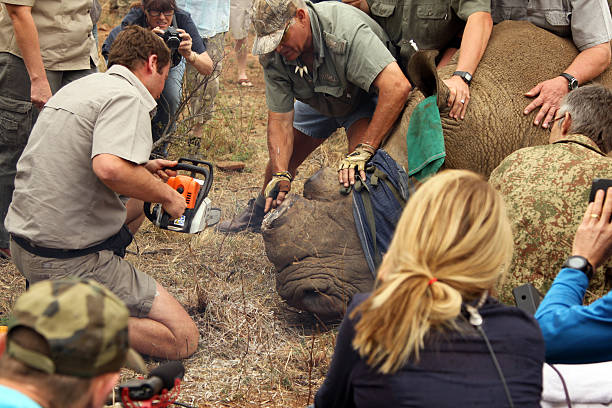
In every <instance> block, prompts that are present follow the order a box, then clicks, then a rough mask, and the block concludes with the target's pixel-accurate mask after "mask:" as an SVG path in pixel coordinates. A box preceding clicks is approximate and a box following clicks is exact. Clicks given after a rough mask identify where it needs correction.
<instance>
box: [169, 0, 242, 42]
mask: <svg viewBox="0 0 612 408" xmlns="http://www.w3.org/2000/svg"><path fill="white" fill-rule="evenodd" d="M176 5H177V6H178V7H180V8H182V9H183V10H186V11H188V12H189V14H191V18H192V19H193V22H194V23H195V25H196V27H198V32H199V33H200V36H201V37H203V38H211V37H214V36H215V35H216V34H219V33H225V32H227V30H229V18H230V0H177V2H176Z"/></svg>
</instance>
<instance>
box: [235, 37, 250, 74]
mask: <svg viewBox="0 0 612 408" xmlns="http://www.w3.org/2000/svg"><path fill="white" fill-rule="evenodd" d="M246 43H247V39H246V38H241V39H239V40H236V45H235V46H234V51H236V63H237V68H238V83H239V84H241V85H243V84H244V86H249V84H250V85H252V84H251V82H249V81H248V77H247V73H246V60H247V47H246V45H247V44H246ZM245 80H247V81H245Z"/></svg>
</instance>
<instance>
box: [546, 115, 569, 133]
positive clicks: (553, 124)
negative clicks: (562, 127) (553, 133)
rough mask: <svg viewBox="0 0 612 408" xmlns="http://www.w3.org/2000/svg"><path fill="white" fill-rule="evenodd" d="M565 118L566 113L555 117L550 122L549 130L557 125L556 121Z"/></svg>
mask: <svg viewBox="0 0 612 408" xmlns="http://www.w3.org/2000/svg"><path fill="white" fill-rule="evenodd" d="M564 118H565V115H561V116H559V117H558V118H554V119H553V120H551V121H550V122H548V130H552V128H553V126H555V122H557V121H558V120H562V119H564ZM559 123H561V122H559Z"/></svg>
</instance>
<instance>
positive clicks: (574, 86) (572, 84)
mask: <svg viewBox="0 0 612 408" xmlns="http://www.w3.org/2000/svg"><path fill="white" fill-rule="evenodd" d="M569 88H570V89H571V90H572V91H573V90H574V89H577V88H578V80H576V78H572V80H571V81H570V82H569Z"/></svg>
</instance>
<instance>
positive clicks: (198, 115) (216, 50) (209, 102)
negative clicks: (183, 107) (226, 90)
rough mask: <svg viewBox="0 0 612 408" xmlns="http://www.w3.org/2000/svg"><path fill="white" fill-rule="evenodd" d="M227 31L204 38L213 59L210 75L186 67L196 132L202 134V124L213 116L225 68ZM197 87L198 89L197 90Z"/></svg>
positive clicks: (188, 66)
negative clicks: (220, 80)
mask: <svg viewBox="0 0 612 408" xmlns="http://www.w3.org/2000/svg"><path fill="white" fill-rule="evenodd" d="M224 38H225V33H218V34H216V35H214V36H213V37H210V38H202V40H203V41H204V44H205V45H206V52H208V55H209V56H210V58H211V59H212V61H213V72H212V74H210V75H208V76H204V75H201V74H200V73H199V72H198V71H197V70H196V69H195V68H194V67H193V66H192V65H187V67H186V69H185V78H186V81H185V83H186V89H188V90H189V91H190V92H192V93H193V95H192V96H191V98H190V100H189V107H190V110H191V112H190V114H191V116H192V117H193V120H192V123H193V125H194V126H193V128H194V129H195V133H199V134H198V135H197V136H200V135H201V125H203V124H204V123H206V122H208V121H209V120H210V119H211V118H212V114H213V110H214V104H215V97H216V96H217V93H218V92H219V76H220V75H221V70H222V68H223V58H224V51H223V44H224ZM196 88H197V91H196V90H195V89H196Z"/></svg>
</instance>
